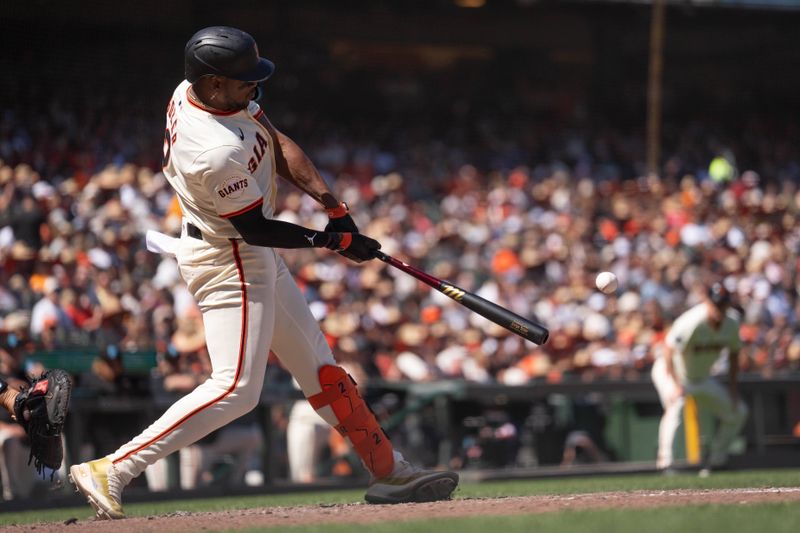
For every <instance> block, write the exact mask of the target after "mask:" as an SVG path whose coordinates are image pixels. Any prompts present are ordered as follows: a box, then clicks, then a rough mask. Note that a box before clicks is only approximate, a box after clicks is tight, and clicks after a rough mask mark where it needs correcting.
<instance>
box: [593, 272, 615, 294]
mask: <svg viewBox="0 0 800 533" xmlns="http://www.w3.org/2000/svg"><path fill="white" fill-rule="evenodd" d="M594 284H595V285H597V288H598V289H599V290H600V292H603V293H605V294H611V293H612V292H614V291H615V290H617V286H618V285H619V282H618V281H617V276H615V275H614V274H613V273H612V272H600V273H599V274H598V275H597V279H595V280H594Z"/></svg>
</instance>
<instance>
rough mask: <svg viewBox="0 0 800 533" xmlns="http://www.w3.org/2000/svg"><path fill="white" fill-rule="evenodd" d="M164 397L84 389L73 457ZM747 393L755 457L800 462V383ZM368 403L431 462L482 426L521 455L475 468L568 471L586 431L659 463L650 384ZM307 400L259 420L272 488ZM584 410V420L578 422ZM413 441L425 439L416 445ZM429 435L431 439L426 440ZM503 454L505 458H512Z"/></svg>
mask: <svg viewBox="0 0 800 533" xmlns="http://www.w3.org/2000/svg"><path fill="white" fill-rule="evenodd" d="M157 389H158V382H155V383H154V395H153V397H152V398H123V397H113V396H111V397H103V396H97V397H87V396H86V394H81V391H80V390H76V395H75V398H74V401H73V403H72V406H71V414H70V417H69V421H68V424H67V428H66V436H67V444H68V450H73V451H74V450H78V449H80V446H81V445H82V444H84V443H85V442H86V439H87V438H88V436H89V434H90V431H89V430H90V426H91V425H92V424H96V423H97V422H96V421H97V420H100V421H101V423H102V421H103V420H111V421H112V423H113V421H114V420H115V419H123V418H124V419H126V420H127V422H126V424H125V425H124V426H123V427H122V429H117V430H111V429H109V431H112V432H114V435H115V436H116V437H117V439H118V440H119V441H120V442H119V444H122V443H123V442H125V440H126V439H129V438H131V437H133V436H134V435H135V434H136V433H137V432H138V431H139V430H141V429H143V428H144V427H145V426H146V425H147V424H149V423H151V422H152V421H153V420H154V419H155V418H156V417H157V416H158V415H159V414H160V413H161V412H163V411H164V410H165V409H166V408H167V407H168V406H169V405H171V403H172V402H173V401H175V400H176V399H177V398H178V397H179V396H177V395H173V394H167V393H163V392H156V391H157ZM739 389H740V393H741V396H742V398H743V399H744V400H745V401H746V402H747V403H748V405H749V407H750V418H749V421H748V423H747V426H746V428H745V441H746V445H747V446H746V451H747V454H746V455H747V456H748V457H749V458H750V459H752V460H755V461H756V462H757V461H758V460H759V459H765V458H767V456H769V455H772V456H773V459H775V460H776V461H777V460H778V459H777V458H778V455H775V454H774V453H773V452H774V451H775V450H776V449H777V448H783V449H786V448H788V449H789V450H790V451H793V452H794V453H795V455H797V456H798V459H800V454H798V453H797V452H798V451H800V438H798V437H797V428H796V426H797V425H798V424H800V376H798V375H792V376H785V377H780V378H776V379H769V380H765V379H762V378H760V377H756V376H749V375H744V376H741V380H740V387H739ZM365 396H366V398H367V399H368V400H369V401H370V403H372V404H373V406H375V405H379V406H380V405H381V404H382V402H383V403H386V398H387V397H391V398H393V400H392V402H390V403H391V404H392V407H391V409H385V408H380V409H376V411H377V412H378V413H379V414H380V413H383V414H384V415H385V416H383V417H382V423H383V425H384V426H385V428H386V429H387V431H388V432H389V434H390V435H391V436H392V438H393V439H395V438H396V437H397V440H398V441H399V442H400V443H401V446H404V447H406V448H410V449H411V451H410V453H411V454H412V456H414V455H417V456H418V457H422V458H423V462H426V463H431V464H439V465H451V464H453V463H452V462H453V460H454V458H459V457H462V458H463V456H464V448H465V442H469V441H473V440H475V438H477V437H475V436H476V435H478V434H480V433H481V428H482V427H487V426H492V425H499V424H502V423H509V424H511V425H512V426H513V427H514V428H516V437H515V439H516V444H515V446H513V448H514V454H515V455H514V456H513V457H507V458H505V459H507V461H506V462H503V460H504V458H503V457H492V458H491V461H490V462H489V464H487V463H485V462H484V463H481V462H476V463H473V464H465V466H467V467H470V466H473V467H488V466H491V467H504V466H505V467H508V466H515V467H526V466H527V467H536V466H545V465H554V464H558V462H559V461H560V459H561V455H560V454H561V450H562V449H563V445H564V441H565V439H566V437H567V435H568V434H569V432H570V431H576V430H577V431H585V432H586V433H587V434H589V435H592V436H593V437H594V438H596V439H598V440H600V441H602V447H603V448H604V449H605V450H606V451H607V452H608V453H609V454H610V456H609V459H610V460H613V461H652V460H654V459H655V451H656V442H657V440H656V439H657V424H658V419H659V417H660V414H661V408H660V405H659V404H658V399H657V396H656V393H655V389H654V388H653V386H652V384H651V382H650V381H649V380H646V379H642V380H639V381H593V382H579V381H574V382H564V383H558V384H546V383H541V384H538V383H537V384H530V385H525V386H515V387H509V386H503V385H496V384H477V383H469V382H464V381H437V382H428V383H410V382H397V383H395V382H380V383H371V384H370V385H369V386H368V387H366V389H365ZM300 399H302V394H301V393H300V391H298V390H296V389H293V388H291V387H289V386H286V385H280V386H278V385H270V384H267V385H266V386H265V387H264V390H263V392H262V398H261V408H260V409H259V411H258V414H257V418H258V420H259V422H260V423H261V426H262V428H263V430H264V434H265V437H266V438H265V443H266V447H265V450H264V456H263V458H264V461H263V463H264V465H265V466H264V470H265V472H264V473H265V479H266V480H267V482H270V480H274V479H275V478H276V474H275V472H274V470H275V466H276V464H275V460H274V450H273V449H272V443H274V442H275V441H274V437H276V435H274V433H273V432H274V428H272V424H271V422H270V408H271V407H272V406H276V405H282V404H285V405H287V406H288V405H289V404H291V402H294V401H296V400H300ZM578 411H580V412H581V413H582V414H580V415H576V412H578ZM703 425H704V424H703V423H701V427H702V426H703ZM710 427H711V426H707V427H705V428H703V429H704V430H707V429H709V428H710ZM95 429H96V428H95ZM120 432H122V433H120ZM405 433H411V434H412V435H417V436H418V438H416V440H415V438H412V437H409V436H408V435H406V434H405ZM704 433H706V431H704ZM419 435H422V436H423V437H425V438H426V439H427V440H425V441H424V442H420V440H419ZM490 440H491V439H490ZM431 443H433V445H432V448H433V449H431ZM486 446H488V444H487V445H486ZM503 449H504V448H503ZM503 449H501V452H500V453H505V452H503V451H502V450H503ZM103 451H104V452H108V451H111V450H103ZM508 453H510V452H508ZM531 454H533V455H531ZM70 455H74V454H70ZM462 464H463V463H462Z"/></svg>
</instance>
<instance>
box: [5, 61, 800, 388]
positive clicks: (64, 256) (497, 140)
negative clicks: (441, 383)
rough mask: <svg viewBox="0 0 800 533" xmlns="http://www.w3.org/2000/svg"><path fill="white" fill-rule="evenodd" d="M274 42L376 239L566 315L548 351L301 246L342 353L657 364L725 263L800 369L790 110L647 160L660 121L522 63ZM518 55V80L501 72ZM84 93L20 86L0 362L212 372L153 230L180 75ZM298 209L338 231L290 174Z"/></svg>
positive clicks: (627, 369)
mask: <svg viewBox="0 0 800 533" xmlns="http://www.w3.org/2000/svg"><path fill="white" fill-rule="evenodd" d="M271 52H273V53H274V54H275V57H276V59H277V60H278V62H279V64H281V65H282V66H283V69H282V70H281V71H280V75H276V76H275V79H274V80H270V81H269V82H268V83H267V84H266V87H265V89H266V95H265V98H264V100H263V101H262V106H263V107H264V108H265V109H266V111H267V114H268V115H269V116H270V117H271V119H272V120H273V122H274V123H275V124H276V125H277V126H278V127H279V128H281V129H284V130H285V131H287V132H288V133H289V134H290V135H291V136H293V137H294V138H295V139H296V140H297V141H298V142H299V144H300V145H301V146H302V147H303V148H304V149H305V150H306V151H307V152H308V154H309V155H310V157H311V159H312V160H313V161H314V162H315V163H316V164H317V166H318V167H319V169H320V171H321V173H322V174H323V176H324V177H325V179H326V180H328V181H329V182H330V183H331V185H332V187H333V188H334V189H335V191H336V193H337V195H338V196H339V197H340V198H341V199H343V200H344V201H346V202H347V203H348V204H349V205H350V207H351V210H352V214H353V216H354V218H355V220H356V222H357V223H358V224H359V227H360V228H361V231H362V232H364V233H367V234H369V235H370V236H372V237H374V238H376V239H378V240H379V241H380V242H381V243H382V244H383V249H384V250H385V251H386V252H387V253H389V254H391V255H394V256H396V257H398V258H399V259H403V260H405V261H407V262H409V263H412V264H414V265H416V266H418V267H420V268H422V269H425V270H427V271H429V272H431V273H432V274H434V275H436V276H438V277H440V278H443V279H447V280H449V281H451V282H452V283H454V284H456V285H458V286H460V287H462V288H464V289H467V290H471V291H475V292H477V293H478V294H479V295H481V296H483V297H485V298H487V299H489V300H491V301H494V302H497V303H498V304H500V305H503V306H506V307H508V308H510V309H512V310H514V311H515V312H517V313H519V314H521V315H524V316H529V317H531V318H534V319H536V320H538V321H540V322H542V323H544V324H546V325H547V326H548V327H549V328H550V330H551V338H550V341H549V342H548V343H547V344H546V345H545V346H542V347H537V346H535V345H533V344H531V343H527V342H524V341H522V340H521V339H520V338H518V337H516V336H514V335H512V334H510V333H508V332H507V331H506V330H504V329H502V328H500V327H498V326H496V325H494V324H492V323H490V322H488V321H486V320H484V319H482V318H481V317H479V316H477V315H475V314H473V313H471V312H469V311H467V310H466V309H465V308H463V307H461V306H459V305H458V304H456V303H455V302H453V301H450V300H449V299H447V298H446V297H445V296H443V295H441V294H439V293H437V292H435V291H432V290H430V289H428V288H427V287H425V286H423V285H422V284H420V283H418V282H416V281H415V280H414V279H412V278H410V277H409V276H407V275H405V274H403V273H401V272H399V271H396V270H393V269H391V268H388V267H387V266H385V265H384V264H382V263H380V262H378V261H373V262H370V263H367V264H364V265H359V266H355V265H353V264H351V263H348V262H347V261H346V260H345V259H343V258H342V257H340V256H338V255H336V254H330V253H327V252H324V251H319V250H300V251H284V252H282V253H283V256H284V257H285V259H286V261H287V262H288V263H289V266H290V269H291V270H292V272H294V273H295V275H296V279H297V281H298V283H299V284H300V286H301V288H302V289H303V291H304V293H305V295H306V297H307V299H308V302H309V304H310V306H311V309H312V311H313V312H314V313H315V315H316V316H317V317H318V318H319V320H320V322H321V324H322V327H323V330H324V331H325V333H326V334H327V335H328V339H329V341H330V344H331V346H332V347H333V348H334V351H335V353H336V355H337V357H338V358H339V359H340V360H341V361H346V362H349V363H352V364H358V365H360V366H361V367H362V368H363V370H364V371H365V372H366V374H367V375H368V376H370V377H372V378H381V379H385V380H415V381H420V380H435V379H439V378H447V379H458V378H464V379H467V380H471V381H477V382H500V383H506V384H521V383H527V382H529V381H531V380H547V381H551V382H558V381H560V380H562V379H571V378H578V379H584V380H591V379H596V378H601V377H602V378H612V379H639V378H641V377H642V376H644V375H645V374H644V371H645V370H646V369H647V367H648V366H649V365H650V364H651V362H652V361H653V358H654V357H656V356H657V354H658V351H659V349H660V345H661V343H662V341H663V337H664V335H665V332H666V330H667V329H668V327H669V325H670V323H671V321H672V320H673V319H674V318H675V317H676V316H677V315H678V314H680V313H681V312H682V311H684V310H685V309H686V308H688V307H689V306H691V305H693V304H694V303H695V302H697V301H698V295H699V293H700V291H702V290H703V287H705V286H706V285H707V284H708V283H709V282H711V281H715V280H719V279H722V280H724V281H725V283H726V284H728V285H729V287H730V288H731V289H732V290H734V292H736V294H737V295H738V297H739V308H738V312H739V314H740V315H741V318H742V324H743V325H742V331H741V335H742V338H743V339H744V341H745V346H746V347H745V349H744V350H743V352H742V365H743V367H744V368H745V370H746V371H750V372H757V373H760V374H762V375H765V376H771V375H774V374H775V373H779V372H784V371H790V370H795V369H797V368H798V366H800V332H798V331H797V330H796V326H795V324H796V322H797V321H796V318H797V316H796V314H797V312H798V310H800V308H798V286H797V280H796V279H795V278H796V275H795V272H796V271H797V264H796V261H797V254H798V231H797V230H796V229H795V220H796V217H797V216H798V211H799V210H800V193H799V192H798V191H797V184H798V183H800V155H798V153H797V144H796V143H793V142H792V140H793V139H794V138H795V136H796V135H795V133H794V132H793V130H791V128H789V129H787V128H786V127H783V126H781V124H782V122H780V120H776V119H775V118H774V117H773V118H772V119H769V118H765V117H761V118H753V117H747V116H744V115H743V118H742V120H743V121H745V122H747V123H748V124H749V129H748V130H747V131H748V132H756V133H757V135H756V134H750V133H747V134H738V135H737V134H736V132H733V133H732V132H731V131H730V130H721V129H719V128H718V127H717V125H715V124H713V123H710V122H709V123H704V122H693V123H689V124H687V125H686V126H685V127H681V128H678V127H675V125H670V124H668V125H667V126H666V127H665V144H664V164H663V166H662V168H661V169H660V172H659V173H658V174H648V173H647V172H645V170H644V165H643V163H642V161H641V154H642V153H643V152H644V150H643V147H642V143H641V135H640V132H637V131H626V130H624V129H615V128H613V127H604V128H599V129H598V128H593V127H592V126H591V125H590V123H589V121H587V120H586V117H585V102H583V101H581V100H580V98H579V97H578V95H577V93H575V92H571V91H570V90H568V88H564V87H559V88H558V90H555V89H551V90H544V89H543V88H541V87H538V86H537V85H536V80H535V79H533V78H531V77H530V76H531V75H529V74H526V73H524V72H519V71H517V70H515V69H510V68H507V66H508V65H506V64H505V63H504V61H506V60H509V58H505V59H504V58H503V57H502V56H501V57H498V58H497V59H496V61H495V63H490V64H488V65H487V66H486V67H484V69H483V70H477V71H476V70H475V67H476V65H467V66H466V67H454V68H452V69H451V70H447V71H445V72H442V73H436V72H434V73H428V74H426V75H424V76H423V75H416V76H409V75H404V74H402V73H387V72H382V73H374V74H373V75H372V78H370V79H371V82H370V83H365V80H364V76H365V75H366V74H365V73H364V72H363V71H358V70H346V69H338V70H337V69H336V68H334V67H332V65H331V64H330V61H329V60H328V59H327V58H326V57H325V56H324V52H323V51H321V50H317V49H314V48H311V47H307V48H303V47H300V48H291V49H290V48H288V46H287V48H286V49H284V48H282V47H281V46H276V47H274V48H273V49H272V50H271ZM290 52H292V53H293V54H294V55H292V56H291V57H292V59H291V60H288V59H286V58H288V57H289V55H290ZM112 70H113V69H112ZM500 71H502V72H515V74H514V76H515V77H514V78H513V79H512V80H510V81H509V83H507V84H501V85H499V86H498V85H497V84H496V83H494V81H493V77H492V76H491V75H490V74H492V73H493V72H495V73H496V72H500ZM65 74H66V73H65ZM106 81H108V80H106ZM84 88H85V86H84V85H81V84H80V83H76V84H69V85H65V86H64V88H63V89H64V90H62V91H60V92H59V93H58V94H57V95H53V96H51V97H48V100H47V101H48V104H47V105H44V106H43V105H40V100H37V99H36V97H35V96H36V95H35V94H28V93H27V92H26V91H24V90H23V89H24V88H23V87H21V86H20V87H18V88H17V89H19V90H18V91H17V92H18V96H19V99H18V100H17V104H16V105H15V106H12V107H10V108H8V109H5V110H4V111H3V114H2V121H1V122H0V161H2V163H0V264H2V271H1V272H0V332H1V333H0V373H2V374H3V375H9V376H18V377H22V376H23V374H24V373H25V372H26V371H28V370H30V368H26V367H25V360H26V357H27V356H28V355H29V354H32V353H38V352H42V351H51V352H52V351H58V350H59V349H63V348H66V347H83V348H85V350H86V351H87V352H91V353H98V354H100V355H101V356H102V357H101V363H102V364H100V365H99V366H98V368H97V369H96V370H97V371H96V372H95V373H96V374H97V373H99V374H101V375H102V376H103V380H104V381H109V380H110V381H114V380H118V379H119V377H120V375H121V374H124V368H120V363H119V362H118V361H117V359H118V357H117V355H116V354H119V353H122V354H125V353H129V352H148V351H149V352H152V351H155V352H156V353H157V354H158V359H157V360H158V369H159V371H160V372H161V373H162V374H164V375H169V374H170V373H174V372H176V369H177V368H179V367H187V368H191V367H192V364H195V363H191V364H190V363H186V362H184V361H182V359H181V358H182V357H184V356H185V355H186V354H196V353H197V352H198V350H201V349H202V347H203V344H204V331H203V325H202V320H201V318H200V313H199V311H198V309H197V307H196V304H195V303H194V302H193V300H192V298H191V296H190V295H189V294H188V292H187V290H186V288H185V286H184V284H183V282H182V281H181V279H180V278H179V275H178V272H177V268H176V265H175V262H174V260H173V259H170V258H167V257H160V256H158V255H155V254H152V253H150V252H148V251H146V249H145V247H144V242H143V235H144V233H145V232H146V231H147V230H148V229H158V230H161V231H163V232H165V233H169V234H173V235H175V234H177V233H178V232H179V231H180V222H181V213H180V210H179V208H178V206H177V203H176V201H175V198H174V195H173V194H172V192H171V190H170V188H169V185H168V184H167V182H166V181H165V179H164V177H163V175H162V174H161V173H160V172H159V171H158V169H159V168H160V164H159V160H158V158H159V155H160V152H159V150H160V134H159V132H160V131H161V128H162V127H163V126H162V123H161V121H162V120H163V117H162V116H161V115H160V106H158V105H155V104H153V103H152V101H151V97H154V95H156V94H157V93H159V92H164V94H165V95H166V94H167V89H169V88H168V87H167V86H166V85H165V86H164V87H158V88H151V89H150V90H149V92H148V91H138V92H136V93H132V92H131V91H130V90H127V91H116V90H110V88H106V89H108V90H106V89H104V90H101V91H100V94H99V95H97V96H95V97H92V98H89V97H88V96H87V93H86V91H85V90H84ZM32 90H33V93H36V91H37V89H36V87H34V88H33V89H32ZM162 90H163V91H162ZM14 94H17V93H14ZM103 95H105V96H103ZM112 95H113V96H112ZM495 101H497V102H502V104H499V105H493V102H495ZM308 102H312V104H309V103H308ZM333 102H335V105H330V104H332V103H333ZM378 109H380V110H382V113H377V110H378ZM601 119H602V117H601V116H600V115H598V116H597V117H594V120H595V121H600V120H601ZM611 123H613V121H609V124H611ZM745 165H747V166H745ZM747 168H754V169H755V170H746V169H747ZM278 217H279V218H281V219H284V220H288V221H292V222H296V223H299V224H303V225H307V226H311V227H316V228H323V227H324V226H325V223H326V219H325V215H324V211H322V210H321V209H320V208H319V206H317V205H315V204H314V202H313V201H312V200H311V199H310V198H308V197H305V196H303V195H301V194H300V193H299V192H298V191H296V190H294V189H292V188H291V186H289V185H288V184H283V185H282V188H281V195H280V197H279V205H278ZM603 270H610V271H612V272H614V273H615V274H616V275H617V276H618V278H619V280H620V287H619V289H618V290H617V292H616V293H615V294H613V295H609V296H606V295H603V294H601V293H599V292H598V291H597V290H596V289H595V288H594V277H595V275H596V274H597V273H598V272H600V271H603Z"/></svg>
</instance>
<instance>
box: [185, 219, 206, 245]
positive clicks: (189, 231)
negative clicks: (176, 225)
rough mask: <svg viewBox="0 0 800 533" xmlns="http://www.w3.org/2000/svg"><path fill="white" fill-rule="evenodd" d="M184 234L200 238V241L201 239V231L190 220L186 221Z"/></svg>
mask: <svg viewBox="0 0 800 533" xmlns="http://www.w3.org/2000/svg"><path fill="white" fill-rule="evenodd" d="M186 235H188V236H189V237H194V238H195V239H200V240H201V241H202V240H203V232H202V231H200V229H199V228H198V227H197V226H195V225H194V224H192V223H191V222H187V223H186Z"/></svg>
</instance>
